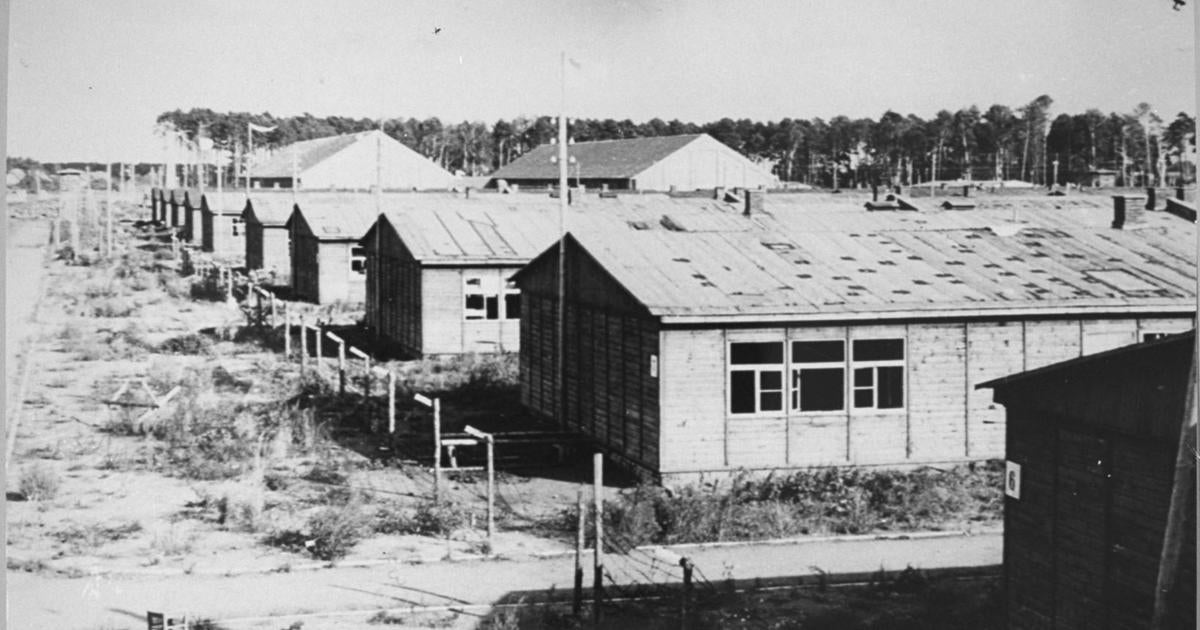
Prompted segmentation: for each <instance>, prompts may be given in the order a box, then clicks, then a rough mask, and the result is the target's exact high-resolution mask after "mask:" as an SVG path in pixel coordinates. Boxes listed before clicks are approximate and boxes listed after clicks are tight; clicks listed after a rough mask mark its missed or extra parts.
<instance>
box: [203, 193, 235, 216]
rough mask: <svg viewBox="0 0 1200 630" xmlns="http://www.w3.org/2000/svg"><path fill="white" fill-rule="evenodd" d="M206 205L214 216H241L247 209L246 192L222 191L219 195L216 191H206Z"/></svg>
mask: <svg viewBox="0 0 1200 630" xmlns="http://www.w3.org/2000/svg"><path fill="white" fill-rule="evenodd" d="M204 204H205V206H206V207H207V208H208V210H209V212H212V213H213V214H222V215H241V214H242V211H243V210H245V209H246V191H245V190H222V191H221V192H220V193H219V194H218V193H217V191H215V190H209V191H205V193H204ZM197 207H199V205H197Z"/></svg>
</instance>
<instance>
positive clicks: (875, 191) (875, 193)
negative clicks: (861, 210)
mask: <svg viewBox="0 0 1200 630" xmlns="http://www.w3.org/2000/svg"><path fill="white" fill-rule="evenodd" d="M871 201H879V184H871Z"/></svg>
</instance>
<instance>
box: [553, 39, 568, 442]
mask: <svg viewBox="0 0 1200 630" xmlns="http://www.w3.org/2000/svg"><path fill="white" fill-rule="evenodd" d="M559 64H560V66H561V68H560V79H561V83H562V85H561V90H562V93H561V99H562V100H561V106H560V109H559V113H558V322H557V323H558V335H557V336H558V344H557V348H556V350H557V354H558V357H557V361H555V368H556V369H557V370H558V378H559V387H558V402H559V405H558V408H559V416H560V417H559V422H560V423H561V424H562V425H563V426H564V427H565V426H566V424H567V417H566V409H567V403H566V393H567V387H566V375H567V371H566V369H565V364H564V359H565V354H566V352H565V348H566V339H565V338H564V337H565V336H566V331H567V326H566V323H567V317H566V307H567V300H566V286H567V284H566V282H567V281H566V267H567V245H566V238H567V194H568V193H567V53H566V51H563V52H562V53H561V55H560V57H559Z"/></svg>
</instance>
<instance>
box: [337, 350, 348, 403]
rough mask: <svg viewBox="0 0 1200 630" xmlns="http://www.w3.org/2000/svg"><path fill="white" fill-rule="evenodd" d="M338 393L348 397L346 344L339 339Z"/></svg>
mask: <svg viewBox="0 0 1200 630" xmlns="http://www.w3.org/2000/svg"><path fill="white" fill-rule="evenodd" d="M338 393H339V394H341V395H342V396H345V395H346V342H345V340H343V339H340V338H339V339H338Z"/></svg>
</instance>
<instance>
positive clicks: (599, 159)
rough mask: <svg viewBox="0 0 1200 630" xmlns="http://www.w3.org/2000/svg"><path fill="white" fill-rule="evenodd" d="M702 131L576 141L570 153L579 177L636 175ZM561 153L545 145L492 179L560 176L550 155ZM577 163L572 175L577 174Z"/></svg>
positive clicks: (552, 146) (505, 167)
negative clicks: (646, 136) (679, 134)
mask: <svg viewBox="0 0 1200 630" xmlns="http://www.w3.org/2000/svg"><path fill="white" fill-rule="evenodd" d="M701 135H703V134H690V135H681V136H657V137H651V138H629V139H625V140H600V141H597V142H577V143H575V144H573V145H571V147H570V153H571V155H573V156H574V157H575V159H576V160H577V161H578V164H579V168H578V177H581V178H584V179H590V178H605V179H619V178H627V177H633V176H635V175H637V174H638V173H641V172H642V171H644V170H646V169H648V168H650V167H651V166H653V165H654V164H655V163H657V162H660V161H662V160H663V159H664V158H666V157H667V156H668V155H671V154H672V153H674V152H676V151H678V150H680V149H682V148H683V147H684V146H685V145H687V144H688V143H690V142H692V141H693V140H695V139H697V138H699V137H700V136H701ZM557 155H558V146H557V145H553V144H543V145H541V146H539V147H537V148H535V149H533V150H532V151H530V152H529V153H526V154H525V155H523V156H521V157H520V158H518V159H516V160H515V161H513V162H512V163H510V164H507V165H505V166H503V167H501V168H500V169H499V170H497V171H496V172H495V173H492V178H493V179H514V180H518V179H558V164H556V163H555V162H553V161H552V160H551V158H554V157H556V156H557ZM576 174H577V171H576V168H575V167H574V166H572V167H571V168H570V177H572V178H574V177H576Z"/></svg>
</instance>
